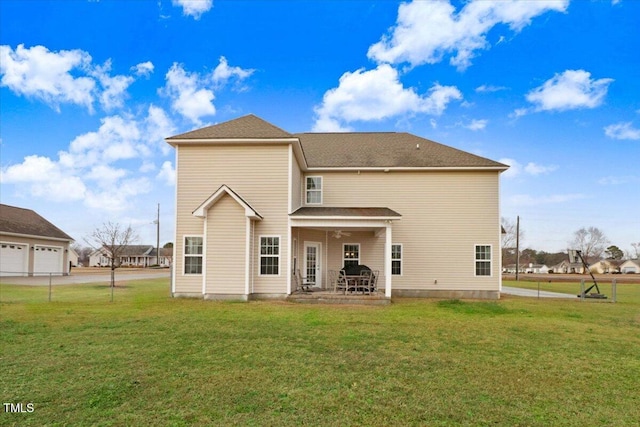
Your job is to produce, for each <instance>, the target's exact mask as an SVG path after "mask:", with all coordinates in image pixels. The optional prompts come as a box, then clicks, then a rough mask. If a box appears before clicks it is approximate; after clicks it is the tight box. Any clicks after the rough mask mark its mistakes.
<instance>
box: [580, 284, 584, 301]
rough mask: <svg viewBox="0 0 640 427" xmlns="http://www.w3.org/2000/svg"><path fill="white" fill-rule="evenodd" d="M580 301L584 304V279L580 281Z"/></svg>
mask: <svg viewBox="0 0 640 427" xmlns="http://www.w3.org/2000/svg"><path fill="white" fill-rule="evenodd" d="M580 300H581V301H582V302H584V279H582V280H580Z"/></svg>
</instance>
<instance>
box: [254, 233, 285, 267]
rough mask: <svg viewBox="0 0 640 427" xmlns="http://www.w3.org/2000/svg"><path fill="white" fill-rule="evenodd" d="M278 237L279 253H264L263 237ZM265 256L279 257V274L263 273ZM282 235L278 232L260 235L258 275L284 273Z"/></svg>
mask: <svg viewBox="0 0 640 427" xmlns="http://www.w3.org/2000/svg"><path fill="white" fill-rule="evenodd" d="M269 237H271V238H273V237H277V238H278V255H262V239H263V238H269ZM263 257H277V258H278V274H262V258H263ZM281 261H282V236H279V235H276V234H263V235H260V236H258V276H261V277H278V276H280V275H281V274H282V263H281Z"/></svg>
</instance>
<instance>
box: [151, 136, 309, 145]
mask: <svg viewBox="0 0 640 427" xmlns="http://www.w3.org/2000/svg"><path fill="white" fill-rule="evenodd" d="M164 140H165V141H166V142H167V143H168V144H169V145H171V146H172V147H175V146H177V145H180V144H193V145H196V144H197V145H233V144H256V145H264V144H293V143H295V142H298V143H299V142H300V141H299V140H298V138H171V137H170V138H165V139H164Z"/></svg>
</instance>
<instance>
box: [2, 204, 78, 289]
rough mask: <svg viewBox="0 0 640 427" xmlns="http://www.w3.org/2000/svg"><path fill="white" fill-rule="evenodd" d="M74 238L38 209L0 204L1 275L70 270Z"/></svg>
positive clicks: (66, 272)
mask: <svg viewBox="0 0 640 427" xmlns="http://www.w3.org/2000/svg"><path fill="white" fill-rule="evenodd" d="M72 242H73V238H71V237H70V236H69V235H68V234H67V233H65V232H64V231H62V230H60V229H59V228H58V227H56V226H55V225H53V224H52V223H50V222H49V221H47V220H46V219H45V218H43V217H42V216H40V215H39V214H37V213H36V212H34V211H32V210H30V209H23V208H19V207H15V206H9V205H3V204H0V276H39V275H48V274H55V275H66V274H69V260H70V258H69V250H70V248H69V246H70V245H71V243H72Z"/></svg>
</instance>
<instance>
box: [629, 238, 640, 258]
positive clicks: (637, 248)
mask: <svg viewBox="0 0 640 427" xmlns="http://www.w3.org/2000/svg"><path fill="white" fill-rule="evenodd" d="M631 247H632V248H633V250H634V252H635V256H634V254H631V253H630V254H629V255H631V256H629V259H631V258H632V257H633V258H635V259H638V258H640V242H638V243H632V244H631Z"/></svg>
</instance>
